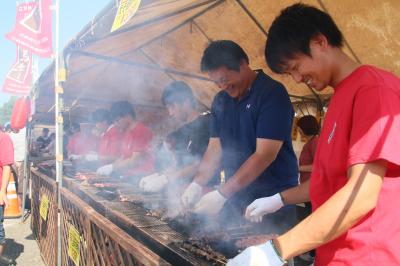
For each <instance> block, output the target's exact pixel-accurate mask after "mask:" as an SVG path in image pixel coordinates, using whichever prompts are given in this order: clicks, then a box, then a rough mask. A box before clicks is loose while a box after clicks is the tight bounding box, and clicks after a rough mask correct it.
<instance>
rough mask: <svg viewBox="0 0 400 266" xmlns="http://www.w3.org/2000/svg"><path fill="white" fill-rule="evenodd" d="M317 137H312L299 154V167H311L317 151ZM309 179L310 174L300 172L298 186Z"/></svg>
mask: <svg viewBox="0 0 400 266" xmlns="http://www.w3.org/2000/svg"><path fill="white" fill-rule="evenodd" d="M317 145H318V136H314V137H312V138H311V139H310V140H309V141H307V143H306V144H304V146H303V149H302V150H301V153H300V158H299V165H300V166H302V165H311V164H313V161H314V155H315V152H316V150H317ZM310 177H311V172H303V171H300V184H301V183H304V182H305V181H307V180H308V179H310Z"/></svg>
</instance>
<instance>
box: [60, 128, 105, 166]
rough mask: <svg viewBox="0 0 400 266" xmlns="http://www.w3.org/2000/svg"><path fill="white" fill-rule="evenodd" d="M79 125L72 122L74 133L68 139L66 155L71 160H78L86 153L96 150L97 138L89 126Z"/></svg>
mask: <svg viewBox="0 0 400 266" xmlns="http://www.w3.org/2000/svg"><path fill="white" fill-rule="evenodd" d="M82 125H85V126H84V127H81V125H79V124H73V125H72V126H73V131H74V134H73V135H72V136H71V138H70V139H69V141H68V145H67V149H68V157H69V158H70V159H71V160H79V159H81V158H82V157H84V156H85V155H86V154H90V153H93V152H95V151H97V147H98V145H99V138H98V137H96V136H95V135H93V134H92V132H91V130H90V129H89V127H87V126H86V124H82Z"/></svg>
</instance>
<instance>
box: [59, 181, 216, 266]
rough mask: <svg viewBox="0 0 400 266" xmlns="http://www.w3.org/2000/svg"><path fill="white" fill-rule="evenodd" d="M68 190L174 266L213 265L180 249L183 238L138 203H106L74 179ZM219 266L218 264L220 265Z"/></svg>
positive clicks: (153, 199)
mask: <svg viewBox="0 0 400 266" xmlns="http://www.w3.org/2000/svg"><path fill="white" fill-rule="evenodd" d="M64 183H65V184H68V188H69V189H70V190H71V191H73V192H74V193H75V194H76V195H78V196H79V197H80V198H82V199H83V200H85V201H86V202H88V203H89V204H90V205H92V206H93V207H94V208H95V209H96V210H98V211H99V213H101V214H103V215H104V216H105V217H107V218H108V219H109V220H111V221H112V222H113V223H114V224H116V225H117V226H118V227H120V228H121V229H123V230H124V231H125V232H127V233H128V234H129V235H131V236H133V237H134V238H135V239H137V240H138V241H140V242H142V243H143V244H145V245H146V246H147V247H149V248H150V249H152V250H153V251H154V252H155V253H157V254H159V255H160V256H161V257H163V258H164V259H165V260H166V261H168V262H170V263H171V264H174V265H213V263H211V262H210V261H209V260H206V259H204V258H202V257H200V256H197V255H195V254H194V253H193V252H191V251H188V250H185V249H183V248H182V246H181V243H183V242H185V239H186V237H185V236H183V235H182V234H181V233H179V232H177V231H175V230H173V229H172V228H171V227H170V226H169V224H168V223H167V222H164V221H162V220H160V219H158V218H156V217H152V216H148V215H146V213H147V212H146V210H145V209H144V208H143V207H142V206H140V204H137V203H132V202H120V201H105V200H104V199H102V198H101V197H99V196H98V195H96V193H97V192H98V189H97V188H95V187H92V186H85V185H82V184H81V183H79V182H78V181H76V180H72V179H69V180H68V181H67V182H64ZM116 186H117V187H125V190H124V191H125V192H126V191H127V190H129V191H130V193H132V192H133V193H135V192H137V191H136V190H137V189H135V188H132V186H129V185H127V184H125V185H124V184H118V185H116ZM141 196H143V201H144V202H146V204H148V203H149V202H152V203H154V204H157V201H159V200H162V198H161V197H157V196H154V195H141ZM218 265H221V263H219V264H218Z"/></svg>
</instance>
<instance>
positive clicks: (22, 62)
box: [3, 46, 32, 95]
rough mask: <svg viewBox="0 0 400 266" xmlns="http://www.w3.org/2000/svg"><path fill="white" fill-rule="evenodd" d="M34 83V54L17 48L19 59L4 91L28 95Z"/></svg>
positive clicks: (5, 84)
mask: <svg viewBox="0 0 400 266" xmlns="http://www.w3.org/2000/svg"><path fill="white" fill-rule="evenodd" d="M31 83H32V53H31V52H30V51H29V50H27V49H24V48H22V47H19V46H17V59H16V60H15V63H14V64H13V65H12V67H11V69H10V71H9V72H8V74H7V76H6V79H5V81H4V85H3V91H4V92H8V93H12V94H23V95H28V94H29V91H30V88H31Z"/></svg>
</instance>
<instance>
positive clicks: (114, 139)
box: [99, 125, 122, 157]
mask: <svg viewBox="0 0 400 266" xmlns="http://www.w3.org/2000/svg"><path fill="white" fill-rule="evenodd" d="M121 137H122V134H121V133H120V132H119V131H118V129H117V127H116V126H114V125H111V126H110V127H109V128H108V129H107V131H106V132H105V133H104V134H103V136H101V139H100V144H99V155H100V156H114V157H120V156H121V148H120V147H121V145H120V144H121Z"/></svg>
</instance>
